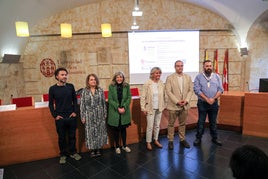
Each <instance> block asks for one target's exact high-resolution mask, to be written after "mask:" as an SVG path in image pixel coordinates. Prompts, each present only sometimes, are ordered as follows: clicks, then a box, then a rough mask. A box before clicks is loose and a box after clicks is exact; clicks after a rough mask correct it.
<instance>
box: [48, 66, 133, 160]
mask: <svg viewBox="0 0 268 179" xmlns="http://www.w3.org/2000/svg"><path fill="white" fill-rule="evenodd" d="M67 75H68V71H67V70H66V69H65V68H58V69H57V70H56V71H55V78H56V80H57V83H56V84H55V85H53V86H51V87H50V88H49V109H50V112H51V114H52V116H53V117H54V118H55V124H56V130H57V134H58V145H59V149H60V161H59V163H60V164H64V163H66V158H67V156H70V157H71V158H74V159H75V160H80V159H81V156H80V155H79V154H78V153H77V151H76V147H75V144H76V137H75V132H76V127H77V119H76V116H77V112H78V109H77V108H78V107H77V106H78V105H77V96H76V92H75V89H74V86H73V84H71V83H67ZM130 103H131V93H130V86H129V84H128V83H126V82H125V76H124V74H123V73H122V72H117V73H115V74H114V77H113V79H112V82H111V84H110V85H109V94H108V113H109V115H108V121H107V123H108V126H109V127H110V128H111V131H112V133H113V137H114V141H115V145H116V150H115V151H116V153H117V154H120V153H121V149H122V150H124V151H125V152H131V149H130V148H129V147H128V146H127V145H126V136H127V133H126V128H127V127H128V126H129V125H130V119H131V114H130V108H129V105H130ZM80 117H81V122H82V123H83V124H84V125H85V143H86V147H87V148H88V149H90V155H91V157H97V156H100V155H101V148H102V147H103V146H104V145H105V144H107V143H108V136H107V129H106V118H107V106H106V100H105V96H104V91H103V89H102V88H101V87H100V86H99V79H98V77H97V75H96V74H89V75H88V76H87V78H86V87H85V88H83V90H82V92H81V102H80ZM66 135H67V136H68V137H67V139H66ZM120 137H121V140H122V148H120V142H119V141H120ZM67 141H68V142H67ZM67 144H68V145H67Z"/></svg>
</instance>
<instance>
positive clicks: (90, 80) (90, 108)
mask: <svg viewBox="0 0 268 179" xmlns="http://www.w3.org/2000/svg"><path fill="white" fill-rule="evenodd" d="M80 113H81V122H82V123H83V124H85V140H86V147H87V148H88V149H90V150H91V157H97V156H100V155H101V151H100V149H101V148H102V147H103V145H104V144H107V130H106V123H105V121H106V117H107V110H106V103H105V97H104V91H103V89H102V88H100V87H99V79H98V77H97V75H95V74H89V75H88V76H87V78H86V87H85V88H84V89H83V91H82V93H81V104H80Z"/></svg>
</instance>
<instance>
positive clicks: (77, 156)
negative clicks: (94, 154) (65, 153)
mask: <svg viewBox="0 0 268 179" xmlns="http://www.w3.org/2000/svg"><path fill="white" fill-rule="evenodd" d="M70 157H71V158H73V159H75V160H80V159H81V158H82V157H81V156H80V155H79V154H78V153H75V154H73V155H70Z"/></svg>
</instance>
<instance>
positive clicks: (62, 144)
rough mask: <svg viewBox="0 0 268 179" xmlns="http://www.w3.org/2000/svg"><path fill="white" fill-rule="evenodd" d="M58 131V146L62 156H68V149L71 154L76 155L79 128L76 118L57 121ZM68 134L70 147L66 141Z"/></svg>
mask: <svg viewBox="0 0 268 179" xmlns="http://www.w3.org/2000/svg"><path fill="white" fill-rule="evenodd" d="M55 123H56V129H57V133H58V144H59V148H60V155H61V156H63V155H65V156H66V155H68V149H69V152H70V154H74V153H76V147H75V144H76V140H75V132H76V126H77V120H76V118H75V117H72V118H70V117H66V118H63V119H60V120H55ZM66 134H67V135H68V147H67V141H66Z"/></svg>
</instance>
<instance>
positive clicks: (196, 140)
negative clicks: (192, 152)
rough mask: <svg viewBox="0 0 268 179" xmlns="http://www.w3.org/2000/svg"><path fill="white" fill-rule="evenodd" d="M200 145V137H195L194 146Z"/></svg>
mask: <svg viewBox="0 0 268 179" xmlns="http://www.w3.org/2000/svg"><path fill="white" fill-rule="evenodd" d="M200 145H201V139H198V138H197V139H195V141H194V146H200Z"/></svg>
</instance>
